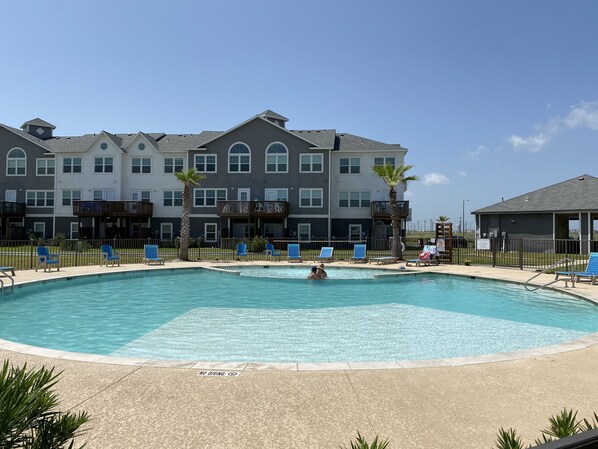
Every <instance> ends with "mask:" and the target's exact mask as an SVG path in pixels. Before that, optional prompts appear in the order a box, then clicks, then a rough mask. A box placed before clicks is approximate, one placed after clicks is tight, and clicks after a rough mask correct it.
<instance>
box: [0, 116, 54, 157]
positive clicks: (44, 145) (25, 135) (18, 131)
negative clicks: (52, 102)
mask: <svg viewBox="0 0 598 449" xmlns="http://www.w3.org/2000/svg"><path fill="white" fill-rule="evenodd" d="M0 126H2V127H3V128H4V129H6V130H8V131H10V132H12V133H15V134H17V135H19V136H21V137H22V138H23V139H26V140H28V141H30V142H32V143H34V144H36V145H38V146H40V147H42V148H43V149H44V150H46V151H51V148H50V147H49V146H48V145H47V141H46V140H42V139H40V138H38V137H35V136H32V135H31V134H29V133H26V132H25V131H23V130H22V129H17V128H13V127H12V126H6V125H3V124H2V123H0Z"/></svg>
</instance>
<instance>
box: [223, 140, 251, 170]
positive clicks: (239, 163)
mask: <svg viewBox="0 0 598 449" xmlns="http://www.w3.org/2000/svg"><path fill="white" fill-rule="evenodd" d="M239 144H241V145H245V146H246V147H247V149H248V150H249V171H241V170H239V171H230V157H231V153H230V150H231V149H232V148H233V147H234V146H235V145H239ZM235 154H236V155H238V157H239V162H238V165H239V169H240V168H241V159H240V157H241V156H242V155H246V154H247V153H235ZM251 154H252V150H251V147H250V146H249V145H247V144H246V143H245V142H241V141H239V142H235V143H233V144H232V145H231V146H230V147H228V152H227V153H226V155H227V157H226V172H227V173H234V174H251Z"/></svg>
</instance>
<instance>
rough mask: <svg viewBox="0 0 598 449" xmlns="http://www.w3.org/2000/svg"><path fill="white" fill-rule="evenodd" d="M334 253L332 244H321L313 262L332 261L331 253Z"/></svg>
mask: <svg viewBox="0 0 598 449" xmlns="http://www.w3.org/2000/svg"><path fill="white" fill-rule="evenodd" d="M333 253H334V248H333V247H332V246H323V247H322V249H320V255H319V256H316V258H315V259H314V262H334V257H333V256H332V254H333Z"/></svg>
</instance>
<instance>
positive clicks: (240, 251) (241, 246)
mask: <svg viewBox="0 0 598 449" xmlns="http://www.w3.org/2000/svg"><path fill="white" fill-rule="evenodd" d="M235 252H236V253H237V257H247V256H248V254H247V244H246V243H238V244H237V249H236V251H235Z"/></svg>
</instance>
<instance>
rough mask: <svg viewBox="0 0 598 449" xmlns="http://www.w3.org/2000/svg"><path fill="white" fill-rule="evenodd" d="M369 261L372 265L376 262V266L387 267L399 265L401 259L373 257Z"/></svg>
mask: <svg viewBox="0 0 598 449" xmlns="http://www.w3.org/2000/svg"><path fill="white" fill-rule="evenodd" d="M369 261H370V263H372V262H376V265H386V264H387V263H397V262H398V261H399V258H398V257H392V256H383V257H372V258H370V259H369Z"/></svg>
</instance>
